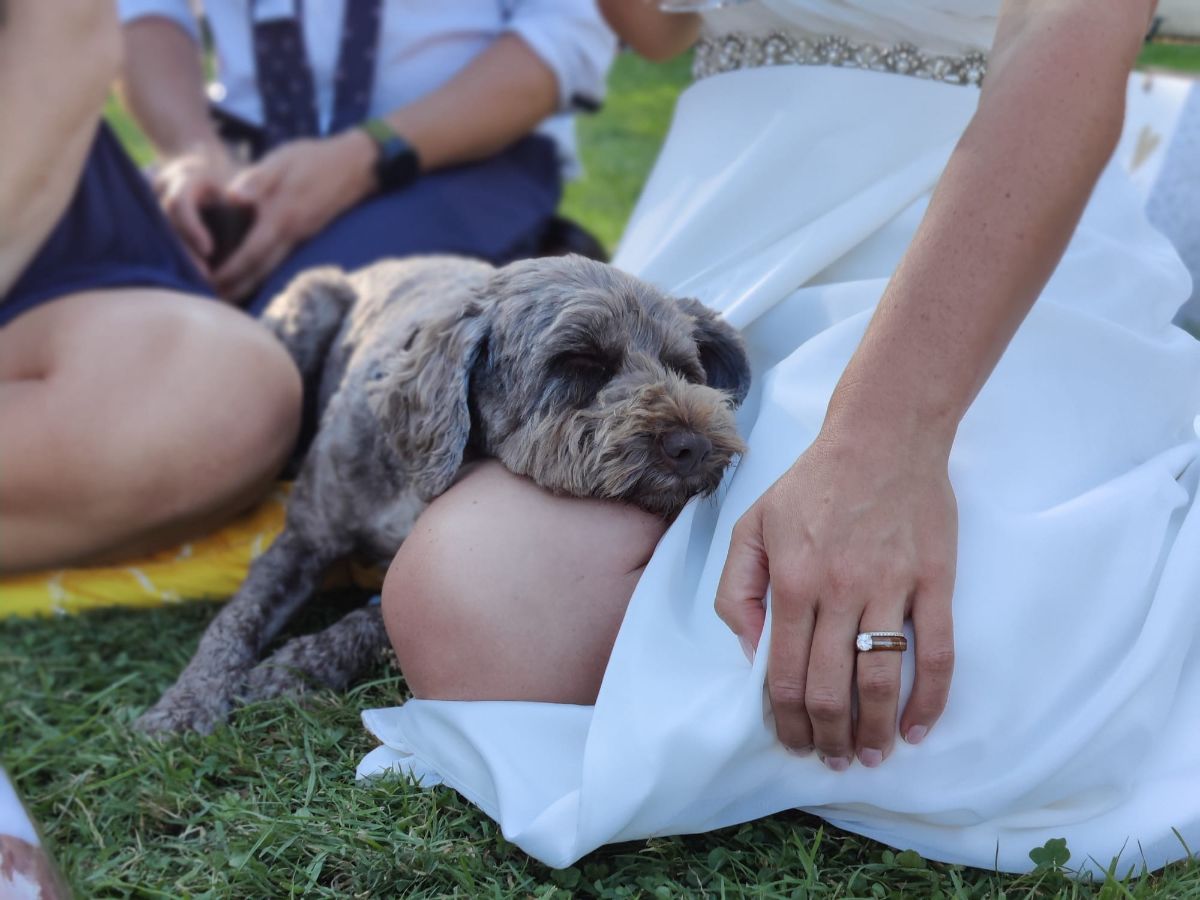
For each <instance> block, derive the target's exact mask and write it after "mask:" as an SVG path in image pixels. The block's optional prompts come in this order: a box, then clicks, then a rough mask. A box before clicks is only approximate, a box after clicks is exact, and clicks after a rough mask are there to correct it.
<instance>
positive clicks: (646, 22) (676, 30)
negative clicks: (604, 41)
mask: <svg viewBox="0 0 1200 900" xmlns="http://www.w3.org/2000/svg"><path fill="white" fill-rule="evenodd" d="M596 5H597V6H598V7H599V8H600V12H601V14H602V15H603V16H604V20H605V21H606V22H607V23H608V27H609V28H611V29H612V30H613V31H614V32H615V33H616V35H617V37H619V38H620V39H621V40H623V41H624V42H625V43H626V44H628V45H629V46H630V47H631V48H632V49H633V50H634V51H635V52H636V53H637V54H638V55H639V56H644V57H646V59H649V60H651V61H653V62H663V61H664V60H668V59H671V58H672V57H673V56H678V55H679V54H680V53H682V52H683V51H684V50H686V49H687V48H688V47H690V46H692V44H694V43H695V42H696V38H697V37H699V36H700V16H699V15H698V14H696V13H672V12H663V11H662V10H661V9H659V8H658V3H657V2H650V3H647V2H642V0H634V2H632V3H631V2H629V0H598V2H597V4H596Z"/></svg>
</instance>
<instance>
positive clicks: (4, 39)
mask: <svg viewBox="0 0 1200 900" xmlns="http://www.w3.org/2000/svg"><path fill="white" fill-rule="evenodd" d="M5 10H6V15H5V18H4V21H3V23H0V160H3V164H0V298H2V297H3V296H4V294H5V292H6V291H7V290H8V289H9V288H10V287H11V286H12V284H13V283H14V282H15V281H16V279H17V277H18V276H19V275H20V274H21V271H22V270H23V269H24V268H25V266H26V264H27V263H28V262H29V260H30V259H31V258H32V257H33V255H34V253H35V252H36V251H37V248H38V247H39V246H41V244H42V242H43V241H44V240H45V238H46V235H47V234H49V233H50V229H51V228H53V227H54V223H55V222H57V221H58V218H59V216H60V215H61V214H62V211H63V210H64V209H65V208H66V205H67V202H68V201H69V200H70V198H71V195H72V194H73V193H74V192H75V185H76V183H77V182H78V180H79V172H80V169H81V168H82V166H83V160H84V157H85V156H86V155H87V151H88V148H89V147H90V146H91V143H92V138H93V137H94V136H95V133H96V125H97V123H98V122H99V121H100V110H101V108H102V107H103V106H104V98H105V95H106V94H107V93H108V87H109V85H110V84H111V83H112V80H113V78H114V77H115V76H116V73H117V70H118V69H119V68H120V63H121V37H120V31H119V29H118V25H117V14H116V4H115V3H112V2H100V3H97V2H95V0H66V2H60V3H28V2H17V3H13V2H9V3H7V4H5Z"/></svg>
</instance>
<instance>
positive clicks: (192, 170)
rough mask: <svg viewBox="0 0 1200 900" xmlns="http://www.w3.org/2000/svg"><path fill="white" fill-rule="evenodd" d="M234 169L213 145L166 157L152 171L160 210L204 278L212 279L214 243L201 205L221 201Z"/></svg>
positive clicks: (226, 154)
mask: <svg viewBox="0 0 1200 900" xmlns="http://www.w3.org/2000/svg"><path fill="white" fill-rule="evenodd" d="M236 171H237V168H236V166H235V165H234V163H233V160H232V159H230V158H229V154H228V153H226V152H225V150H224V148H220V147H214V148H205V149H196V150H192V151H189V152H187V153H184V154H182V155H180V156H176V157H173V158H171V159H168V160H167V161H166V162H164V163H163V164H162V165H161V166H159V168H158V170H157V171H156V172H155V173H154V178H153V183H154V190H155V192H156V193H157V194H158V202H159V204H160V205H161V206H162V208H163V212H165V213H166V215H167V219H168V220H169V221H170V223H171V226H172V227H173V228H174V229H175V232H176V233H177V234H178V235H179V236H180V238H182V239H183V243H184V246H185V247H186V248H187V250H188V252H189V253H190V254H191V256H192V261H193V262H194V263H195V264H196V267H197V268H198V269H199V270H200V271H201V272H202V273H203V274H204V276H205V277H207V278H212V272H211V271H209V266H208V260H209V258H210V257H211V256H212V252H213V247H214V245H213V237H212V235H210V234H209V233H208V229H207V228H206V227H205V226H204V222H203V221H202V220H201V218H200V207H201V206H203V205H204V204H205V203H215V202H219V201H221V200H222V199H223V197H224V195H225V190H226V188H227V186H228V185H229V183H230V181H232V179H233V177H234V174H235V173H236Z"/></svg>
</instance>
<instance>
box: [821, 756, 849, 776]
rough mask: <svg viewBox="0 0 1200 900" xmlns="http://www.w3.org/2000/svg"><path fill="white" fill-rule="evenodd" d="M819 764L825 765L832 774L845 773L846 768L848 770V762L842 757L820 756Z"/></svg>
mask: <svg viewBox="0 0 1200 900" xmlns="http://www.w3.org/2000/svg"><path fill="white" fill-rule="evenodd" d="M821 762H823V763H825V765H826V766H828V767H829V768H830V769H832V770H833V771H834V772H845V771H846V770H847V769H848V768H850V760H848V759H846V757H844V756H829V757H825V756H822V757H821Z"/></svg>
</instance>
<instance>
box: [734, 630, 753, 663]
mask: <svg viewBox="0 0 1200 900" xmlns="http://www.w3.org/2000/svg"><path fill="white" fill-rule="evenodd" d="M738 643H739V644H741V645H742V652H743V653H745V654H746V659H748V660H750V662H754V645H753V644H752V643H750V639H749V638H744V637H742V636H741V635H738Z"/></svg>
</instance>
